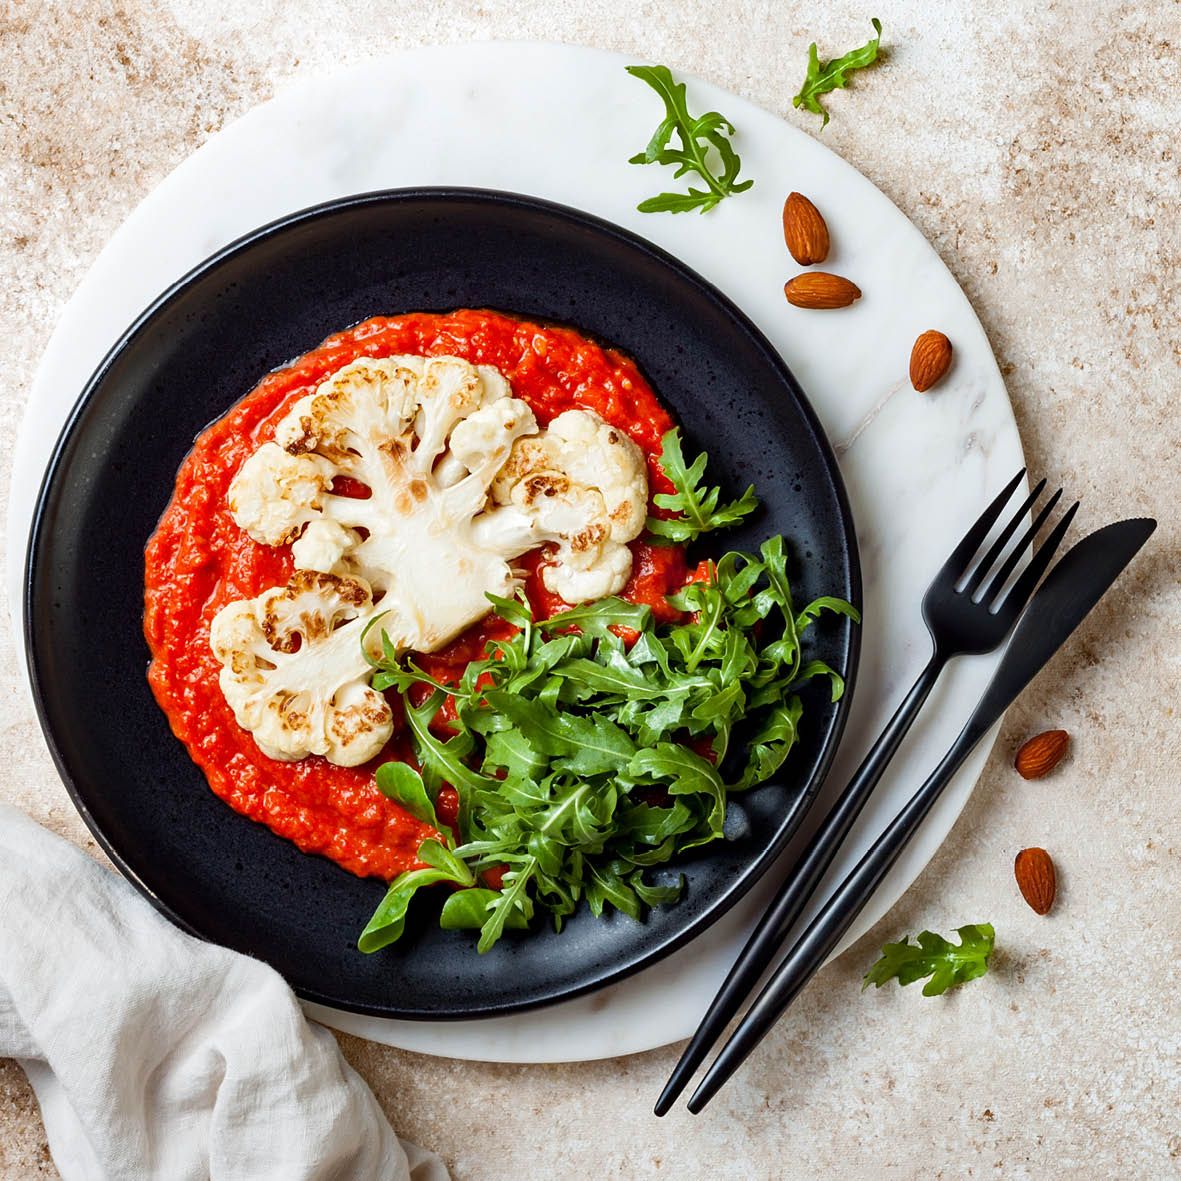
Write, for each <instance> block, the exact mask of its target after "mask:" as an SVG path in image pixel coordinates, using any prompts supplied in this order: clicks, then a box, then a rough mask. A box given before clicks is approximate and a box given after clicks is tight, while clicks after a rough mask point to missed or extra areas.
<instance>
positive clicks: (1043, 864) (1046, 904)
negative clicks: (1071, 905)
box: [1013, 849, 1058, 914]
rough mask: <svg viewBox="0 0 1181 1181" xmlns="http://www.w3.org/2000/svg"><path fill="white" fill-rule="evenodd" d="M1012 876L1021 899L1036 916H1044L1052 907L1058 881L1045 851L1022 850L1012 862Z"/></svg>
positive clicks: (1052, 864) (1051, 862)
mask: <svg viewBox="0 0 1181 1181" xmlns="http://www.w3.org/2000/svg"><path fill="white" fill-rule="evenodd" d="M1013 875H1014V876H1015V877H1016V879H1017V888H1018V889H1019V890H1020V891H1021V897H1022V898H1024V899H1025V901H1026V902H1028V903H1029V905H1030V906H1032V907H1033V909H1034V911H1035V912H1036V913H1037V914H1046V913H1047V912H1048V911H1049V909H1050V907H1051V906H1053V905H1054V894H1055V892H1056V891H1057V889H1058V880H1057V878H1056V876H1055V874H1054V863H1053V861H1051V860H1050V855H1049V853H1047V852H1046V851H1045V849H1022V850H1021V852H1020V853H1018V854H1017V859H1016V860H1015V861H1014V862H1013Z"/></svg>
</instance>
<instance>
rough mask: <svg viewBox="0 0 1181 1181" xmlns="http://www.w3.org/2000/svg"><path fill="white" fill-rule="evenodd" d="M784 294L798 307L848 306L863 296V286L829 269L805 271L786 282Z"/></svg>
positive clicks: (788, 300)
mask: <svg viewBox="0 0 1181 1181" xmlns="http://www.w3.org/2000/svg"><path fill="white" fill-rule="evenodd" d="M783 294H784V295H786V296H787V302H788V303H790V304H794V305H795V306H796V307H797V308H847V307H848V306H849V305H850V304H851V303H852V302H853V301H854V300H855V299H860V298H861V288H859V287H858V286H857V284H856V283H850V282H849V280H848V279H844V278H842V277H841V276H840V275H830V274H829V273H828V272H827V271H805V272H804V273H803V274H802V275H796V277H795V278H794V279H791V280H789V281H788V282H787V283H785V284H784V287H783Z"/></svg>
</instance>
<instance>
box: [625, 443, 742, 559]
mask: <svg viewBox="0 0 1181 1181" xmlns="http://www.w3.org/2000/svg"><path fill="white" fill-rule="evenodd" d="M707 462H708V456H707V455H706V453H705V452H704V451H703V452H701V454H700V455H698V456H697V458H696V459H695V460H694V461H693V462H692V463H691V464H688V465H687V464H686V463H685V455H684V452H683V450H682V448H681V432H680V430H679V429H678V428H676V427H674V428H673V429H672V430H671V431H668V432H667V433H666V434H665V435H664V437H663V438H662V439H661V453H660V466H661V467H662V468H663V469H664V473H665V475H667V476H668V478H669V479H670V480H671V481H672V482H673V485H674V487H675V488H676V492H674V493H669V492H658V493H657V494H656V495H655V496H654V497H653V498H652V499H653V501H654V503H655V504H656V505H657V507H658V508H662V509H665V510H667V511H668V512H670V513H673V514H675V515H674V516H670V517H651V516H650V517H649V518H648V525H647V528H648V533H649V535H650V536H651V538H652V540H653V541H655V542H656V543H657V544H658V545H683V544H684V543H685V542H689V541H695V540H696V539H697V538H698V537H700V536H701V534H703V533H709V532H710V531H711V530H714V529H723V528H725V527H726V526H728V525H736V524H738V522H739V521H741V520H742V518H743V517H745V516H747V515H749V514H750V513H752V512H754V510H755V509H756V508H758V505H759V501H758V498H757V497H756V496H755V487H754V485H753V484H751V485H750V487H749V488H747V490H746V491H745V492H744V493H743V494H742V495H741V496H740V497H739V498H738V499H737V500H732V501H730V503H729V504H723V505H722V506H721V507H719V506H718V499H719V497H720V496H721V494H722V492H721V489H720V488H709V487H702V485H701V481H702V478H703V477H704V475H705V465H706V463H707Z"/></svg>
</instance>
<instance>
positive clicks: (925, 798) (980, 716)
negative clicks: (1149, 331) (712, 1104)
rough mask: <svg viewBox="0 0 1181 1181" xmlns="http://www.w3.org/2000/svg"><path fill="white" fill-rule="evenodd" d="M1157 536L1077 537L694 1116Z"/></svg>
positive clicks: (740, 1037)
mask: <svg viewBox="0 0 1181 1181" xmlns="http://www.w3.org/2000/svg"><path fill="white" fill-rule="evenodd" d="M1155 528H1156V522H1155V521H1154V520H1152V519H1151V518H1148V517H1137V518H1134V519H1132V520H1128V521H1117V522H1116V523H1115V524H1114V525H1107V526H1105V527H1104V528H1102V529H1098V530H1096V531H1095V532H1094V533H1092V534H1090V535H1089V536H1088V537H1084V538H1083V539H1082V541H1080V542H1079V543H1078V544H1077V545H1075V546H1074V547H1073V548H1072V549H1071V550H1070V552H1069V553H1067V554H1066V556H1065V557H1064V558H1062V560H1061V561H1060V562H1059V563H1058V564H1057V565H1056V566H1055V567H1054V569H1053V570H1051V571H1050V573H1049V574H1048V575H1047V576H1046V580H1045V581H1044V582H1043V583H1042V585H1041V586H1040V587H1039V588H1038V590H1037V593H1036V594H1035V595H1034V596H1033V598H1032V600H1031V601H1030V604H1029V607H1028V608H1027V609H1026V611H1025V614H1024V615H1022V617H1021V621H1020V622H1019V623H1018V624H1017V630H1016V631H1015V632H1014V633H1013V639H1012V640H1011V641H1010V643H1009V646H1008V648H1007V649H1006V650H1005V655H1004V657H1003V658H1002V659H1001V663H1000V666H999V667H998V668H997V671H996V674H995V675H994V676H993V678H992V680H991V681H990V682H989V685H988V688H987V689H986V690H985V691H984V696H983V697H982V698H981V700H980V704H979V705H978V706H977V707H976V709H975V711H974V712H973V714H972V716H971V717H970V718H969V719H968V722H967V724H966V725H965V726H964V728H963V730H961V731H960V734H959V737H958V738H957V739H956V740H955V742H954V743H953V744H952V747H951V749H950V750H949V751H948V752H947V754H946V755H944V757H943V759H942V761H941V762H940V763H939V766H938V767H936V768H935V770H934V771H932V772H931V775H930V777H929V778H928V779H927V781H926V782H925V783H924V784H923V785H922V787H920V788H919V789H918V791H917V792H915V794H914V796H913V797H912V798H911V800H910V802H909V803H908V804H907V805H906V806H905V807H904V808H903V809H902V811H901V812H900V813H899V814H898V816H897V817H896V818H895V819H894V821H893V822H892V823H891V824H890V826H889V828H887V829H886V831H885V832H883V833H882V835H881V836H880V837H878V839H877V841H875V842H874V844H873V846H872V847H871V848H870V850H869V851H868V852H867V853H866V854H865V856H864V857H862V859H861V860H860V861H859V862H858V863H857V866H856V868H855V869H854V870H853V871H852V872H851V873H850V874H849V876H848V877H847V878H845V880H844V881H843V882H842V883H841V884H840V885H839V886H838V887H837V888H836V891H835V892H834V893H833V895H832V897H831V898H830V899H829V900H828V901H827V902H826V903H825V904H824V908H823V909H822V910H821V911H820V913H819V914H818V915H817V916H816V917H815V918H814V919H813V920H812V922H811V924H810V925H809V927H808V929H807V930H806V931H805V932H804V933H803V934H802V935H801V936H800V938H799V939H798V940H797V941H796V943H795V945H794V946H793V947H792V948H791V950H790V951H789V952H788V953H787V956H786V957H785V958H784V960H783V962H782V963H781V964H780V965H779V967H778V968H777V969H776V970H775V973H774V974H773V975H772V977H771V979H770V980H769V981H768V982H767V985H766V987H765V988H764V989H763V991H762V992H761V993H759V996H758V998H757V999H756V1000H755V1002H754V1004H753V1005H751V1007H750V1009H749V1010H748V1012H747V1014H746V1016H745V1017H744V1018H743V1020H742V1022H741V1024H740V1025H739V1026H738V1028H737V1029H736V1030H735V1032H734V1035H733V1036H732V1037H731V1038H730V1040H729V1041H728V1042H727V1043H726V1045H725V1047H724V1048H723V1049H722V1052H721V1053H720V1054H719V1055H718V1056H717V1058H715V1059H714V1062H713V1065H712V1066H710V1068H709V1070H708V1072H707V1073H706V1075H705V1078H704V1079H702V1081H701V1085H700V1086H698V1088H697V1090H696V1091H695V1092H694V1093H693V1097H692V1099H690V1100H689V1104H688V1107H689V1110H690V1111H691V1112H693V1113H694V1114H696V1113H697V1112H699V1111H701V1109H702V1108H703V1107H704V1106H705V1105H706V1104H707V1103H708V1102H709V1101H710V1099H712V1098H713V1096H714V1095H715V1094H717V1092H718V1090H719V1089H720V1088H721V1087H722V1086H723V1084H724V1083H725V1082H726V1080H727V1079H728V1078H729V1077H730V1076H731V1075H732V1074H733V1073H734V1071H736V1070H737V1069H738V1067H739V1066H740V1065H741V1064H742V1063H743V1061H745V1059H746V1057H747V1055H748V1054H749V1053H750V1052H751V1051H752V1050H753V1049H754V1048H755V1046H756V1045H758V1043H759V1042H760V1041H761V1040H762V1038H763V1036H764V1035H765V1034H766V1033H767V1031H768V1030H769V1029H770V1028H771V1027H772V1026H773V1025H774V1024H775V1022H776V1021H778V1020H779V1018H780V1017H781V1016H782V1015H783V1012H784V1010H785V1009H786V1008H787V1007H788V1005H790V1004H791V1003H792V1001H793V1000H795V998H796V997H797V996H798V995H799V993H800V990H801V989H802V988H803V987H804V985H805V984H807V983H808V981H809V980H810V979H811V978H812V976H813V975H815V973H816V972H817V971H818V969H819V968H820V966H821V965H822V964H823V963H824V961H825V960H826V959H827V958H828V956H829V955H830V954H831V952H832V950H833V948H834V947H836V945H837V943H838V942H839V941H840V939H841V936H843V935H844V934H845V932H846V931H847V930H848V929H849V927H850V926H851V924H852V922H853V920H854V919H855V918H856V917H857V915H858V914H859V913H860V912H861V909H862V907H864V906H865V904H866V902H868V901H869V898H870V896H871V895H872V894H873V892H874V891H875V890H876V889H877V888H878V886H879V885H880V884H881V882H882V879H883V878H884V877H885V876H886V874H887V873H889V871H890V868H891V867H892V866H893V864H894V862H895V861H897V860H898V856H899V854H900V853H901V852H902V850H903V849H904V848H905V847H906V845H907V843H908V842H909V841H910V839H911V837H913V836H914V834H915V832H917V831H918V828H919V825H920V824H922V822H923V819H924V818H925V817H926V815H927V813H928V812H929V811H930V810H931V807H932V805H933V804H934V803H935V801H936V800H937V799H938V798H939V796H940V794H941V792H942V791H943V789H944V787H946V786H947V783H948V781H949V780H950V779H951V777H952V776H953V775H954V774H955V772H956V771H957V770H959V768H960V765H961V764H962V763H963V761H964V760H965V759H966V758H967V757H968V755H969V754H970V753H971V752H972V749H973V748H974V747H975V746H976V744H977V743H978V742H979V741H980V739H981V738H983V737H984V735H985V734H987V733H988V731H989V730H990V729H991V728H992V726H993V724H994V723H995V722H996V721H997V720H998V719H999V718H1000V716H1001V715H1002V714H1003V713H1004V712H1005V710H1006V709H1008V708H1009V706H1010V705H1012V703H1013V700H1014V699H1015V698H1016V697H1017V695H1018V694H1019V693H1020V692H1021V690H1022V689H1024V688H1025V686H1026V685H1028V684H1029V682H1030V681H1031V680H1033V678H1034V676H1036V674H1037V673H1038V672H1040V671H1041V669H1042V668H1044V667H1045V665H1046V664H1047V663H1048V662H1049V660H1050V658H1051V657H1052V656H1053V655H1054V653H1055V652H1057V651H1058V649H1059V648H1060V647H1061V646H1062V645H1063V643H1065V641H1066V639H1067V638H1068V637H1069V636H1070V634H1071V632H1073V631H1074V629H1075V628H1076V627H1078V625H1079V624H1080V623H1081V622H1082V621H1083V619H1084V618H1085V617H1086V615H1087V613H1088V612H1089V611H1090V610H1091V608H1092V607H1094V606H1095V604H1096V603H1097V602H1099V600H1100V599H1101V598H1102V597H1103V595H1104V594H1105V593H1106V592H1107V590H1108V588H1109V587H1110V586H1111V584H1112V583H1113V582H1115V580H1116V579H1117V578H1118V577H1119V575H1120V573H1121V572H1122V571H1123V569H1124V567H1126V566H1127V564H1128V563H1129V562H1130V561H1131V560H1132V558H1134V557H1135V556H1136V553H1137V552H1138V551H1139V549H1140V547H1141V546H1142V545H1143V544H1144V543H1145V542H1146V541H1147V540H1148V538H1149V536H1150V535H1151V534H1152V531H1153V530H1154V529H1155Z"/></svg>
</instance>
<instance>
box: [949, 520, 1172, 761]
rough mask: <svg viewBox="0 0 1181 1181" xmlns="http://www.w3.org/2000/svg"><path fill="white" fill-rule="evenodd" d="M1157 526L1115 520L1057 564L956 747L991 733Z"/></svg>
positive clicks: (1027, 612)
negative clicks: (967, 736)
mask: <svg viewBox="0 0 1181 1181" xmlns="http://www.w3.org/2000/svg"><path fill="white" fill-rule="evenodd" d="M1155 528H1156V521H1154V520H1153V519H1152V518H1151V517H1132V518H1129V519H1128V520H1126V521H1116V522H1115V523H1114V524H1111V525H1105V526H1104V527H1103V528H1102V529H1096V530H1095V532H1094V533H1090V534H1088V535H1087V536H1086V537H1084V538H1083V539H1082V540H1081V541H1079V542H1078V543H1077V544H1075V545H1074V546H1072V547H1071V549H1070V550H1069V551H1068V552H1067V553H1066V554H1065V556H1064V557H1062V558H1061V559H1060V560H1059V561H1058V563H1057V565H1055V567H1054V568H1053V569H1052V570H1051V571H1050V573H1049V574H1048V575H1046V578H1045V580H1044V581H1043V582H1042V584H1041V586H1039V587H1038V589H1037V592H1036V593H1035V594H1034V596H1033V598H1032V599H1031V600H1030V603H1029V606H1028V607H1027V608H1026V609H1025V613H1024V614H1023V615H1022V616H1021V619H1020V621H1019V622H1018V624H1017V628H1016V630H1015V631H1014V632H1013V638H1012V639H1011V640H1010V641H1009V646H1008V647H1007V648H1006V649H1005V654H1004V656H1003V657H1002V658H1001V662H1000V665H999V666H998V667H997V670H996V672H995V674H994V675H993V678H992V680H991V681H990V682H989V684H988V688H987V689H985V691H984V696H983V697H982V698H981V699H980V704H979V705H977V706H976V709H975V710H974V711H973V712H972V716H971V717H970V718H969V719H968V722H967V724H966V725H965V726H964V734H961V735H960V739H957V741H956V746H957V747H958V746H959V744H960V741H962V740H963V739H964V738H965V735H969V740H970V741H971V742H972V745H975V742H976V741H978V740H979V739H980V738H981V737H983V735H984V734H985V733H987V732H988V730H989V728H990V727H991V726H992V725H993V723H994V722H996V721H997V720H998V719H999V718H1000V716H1001V715H1002V714H1003V713H1004V712H1005V710H1007V709H1008V708H1009V706H1010V705H1012V704H1013V701H1014V700H1015V699H1016V697H1017V695H1018V694H1019V693H1020V692H1021V690H1022V689H1024V688H1025V686H1026V685H1028V684H1029V682H1030V681H1032V680H1033V678H1034V677H1035V676H1036V675H1037V674H1038V672H1040V671H1041V669H1042V668H1044V667H1045V666H1046V664H1048V663H1049V661H1050V658H1051V657H1052V656H1053V655H1054V653H1055V652H1057V651H1058V649H1059V648H1061V647H1062V645H1063V644H1064V643H1065V642H1066V640H1067V639H1068V638H1069V637H1070V635H1071V633H1072V632H1073V631H1074V629H1075V628H1076V627H1078V625H1079V624H1080V623H1082V621H1083V620H1084V619H1085V618H1086V617H1087V615H1088V614H1089V613H1090V611H1091V608H1092V607H1094V606H1095V604H1096V603H1098V602H1099V600H1100V599H1101V598H1102V597H1103V596H1104V595H1105V594H1106V593H1107V591H1108V590H1109V588H1110V587H1111V584H1112V583H1113V582H1115V580H1116V579H1117V578H1118V577H1119V576H1120V574H1121V573H1122V572H1123V570H1124V568H1125V567H1126V566H1127V565H1128V563H1129V562H1130V561H1131V560H1132V559H1133V558H1134V557H1135V556H1136V554H1137V553H1138V552H1139V551H1140V548H1141V547H1142V546H1143V545H1144V543H1145V542H1146V541H1147V540H1148V539H1149V537H1151V536H1152V531H1153V530H1154V529H1155ZM971 735H974V736H975V737H974V738H971Z"/></svg>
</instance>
